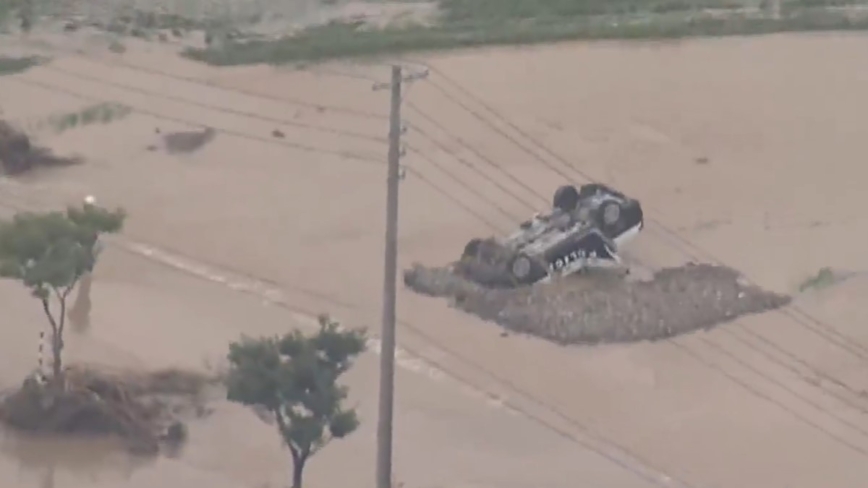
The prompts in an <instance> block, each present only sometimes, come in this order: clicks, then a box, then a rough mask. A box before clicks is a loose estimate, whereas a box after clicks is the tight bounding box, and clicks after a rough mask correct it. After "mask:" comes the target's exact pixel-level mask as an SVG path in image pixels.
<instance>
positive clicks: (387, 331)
mask: <svg viewBox="0 0 868 488" xmlns="http://www.w3.org/2000/svg"><path fill="white" fill-rule="evenodd" d="M427 75H428V72H427V71H424V72H422V73H418V74H411V75H409V76H407V77H406V78H404V76H403V73H402V69H401V66H400V65H394V66H392V80H391V82H390V83H387V84H386V83H383V84H377V85H374V90H378V89H384V88H390V89H391V94H392V96H391V110H390V115H389V167H388V178H387V181H388V183H387V193H386V252H385V263H384V274H383V331H382V333H381V335H380V406H379V417H378V419H377V488H392V417H393V407H394V397H395V321H396V320H395V319H396V312H395V302H396V295H397V274H398V185H399V183H400V180H401V174H402V172H401V134H402V133H403V131H404V128H403V127H402V126H401V85H402V83H403V82H405V81H412V80H414V79H419V78H424V77H426V76H427Z"/></svg>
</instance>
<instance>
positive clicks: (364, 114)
mask: <svg viewBox="0 0 868 488" xmlns="http://www.w3.org/2000/svg"><path fill="white" fill-rule="evenodd" d="M78 55H79V56H81V57H83V58H85V59H87V60H88V61H90V62H92V63H94V64H100V65H103V66H106V67H109V68H112V67H121V68H125V69H128V70H130V71H138V72H140V73H146V74H150V75H155V76H162V77H164V78H168V79H171V80H176V81H183V82H186V83H189V84H192V85H198V86H207V87H209V88H213V89H215V90H220V91H223V92H226V93H236V94H242V95H247V96H249V97H253V98H259V99H261V100H269V101H272V102H277V103H282V104H287V105H295V106H299V107H308V108H313V109H316V110H326V111H331V112H335V113H341V114H345V115H351V116H354V117H360V118H364V119H372V120H379V121H382V122H386V121H388V120H389V117H388V115H385V114H379V113H375V112H368V111H364V110H357V109H352V108H347V107H339V106H336V105H327V104H320V103H314V102H310V101H308V100H301V99H298V98H290V97H283V96H279V97H278V96H274V95H268V94H265V93H261V92H258V91H255V90H246V89H242V88H235V87H228V86H225V85H222V84H220V83H216V82H213V81H207V80H202V79H200V78H196V77H194V76H184V75H179V74H177V73H171V72H169V71H164V70H159V69H155V68H146V67H143V66H139V65H135V64H132V63H128V62H126V61H122V60H116V61H111V62H106V61H103V60H100V59H97V58H94V57H92V56H86V55H81V54H78ZM320 74H321V75H322V76H337V75H336V74H335V73H320Z"/></svg>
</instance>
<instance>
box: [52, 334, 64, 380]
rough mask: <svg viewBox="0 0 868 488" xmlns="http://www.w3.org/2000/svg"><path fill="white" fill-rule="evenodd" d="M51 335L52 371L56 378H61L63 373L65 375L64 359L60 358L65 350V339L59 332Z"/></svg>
mask: <svg viewBox="0 0 868 488" xmlns="http://www.w3.org/2000/svg"><path fill="white" fill-rule="evenodd" d="M51 336H52V337H51V356H52V364H51V373H52V376H54V378H55V379H56V380H60V377H61V375H63V360H62V359H61V358H60V357H61V353H62V352H63V339H62V338H61V337H60V334H58V333H54V334H52V335H51Z"/></svg>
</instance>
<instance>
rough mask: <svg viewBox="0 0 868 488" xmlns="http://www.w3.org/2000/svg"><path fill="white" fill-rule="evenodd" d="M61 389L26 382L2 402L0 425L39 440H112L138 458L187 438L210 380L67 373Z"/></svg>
mask: <svg viewBox="0 0 868 488" xmlns="http://www.w3.org/2000/svg"><path fill="white" fill-rule="evenodd" d="M62 383H63V384H62V385H61V384H57V383H56V382H47V383H46V382H40V381H37V379H35V378H28V379H27V380H25V382H24V384H23V385H22V387H21V388H20V389H18V390H17V391H15V392H13V393H11V394H9V395H8V396H6V397H5V398H3V399H2V402H0V421H3V422H4V423H6V424H7V425H9V426H10V427H13V428H16V429H19V430H22V431H26V432H35V433H43V434H58V435H115V436H118V437H120V438H121V439H123V440H124V441H125V442H126V443H127V446H128V447H129V449H130V450H131V451H132V452H134V453H137V454H149V455H153V454H157V453H158V452H160V448H161V446H165V447H167V448H174V447H177V446H178V445H179V444H181V443H182V442H183V440H184V439H185V437H186V427H185V425H184V423H183V422H182V421H181V419H182V418H184V417H186V416H191V415H192V416H201V415H204V414H206V413H207V410H206V409H205V407H204V403H203V402H204V394H205V391H206V387H207V386H209V385H210V384H211V383H212V380H211V379H209V378H208V377H206V376H204V375H200V374H197V373H191V372H185V371H179V370H164V371H158V372H153V373H147V374H142V373H131V372H106V371H102V370H99V369H95V368H90V367H70V368H67V369H66V370H65V372H64V381H63V382H62Z"/></svg>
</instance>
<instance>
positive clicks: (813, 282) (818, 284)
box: [799, 267, 838, 292]
mask: <svg viewBox="0 0 868 488" xmlns="http://www.w3.org/2000/svg"><path fill="white" fill-rule="evenodd" d="M837 281H838V278H837V277H836V276H835V272H834V271H832V269H831V268H828V267H824V268H820V270H819V271H817V274H815V275H813V276H811V277H810V278H808V279H806V280H805V281H803V282H802V284H800V285H799V291H800V292H804V291H808V290H819V289H822V288H826V287H827V286H831V285H834V284H835V283H836V282H837Z"/></svg>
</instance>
